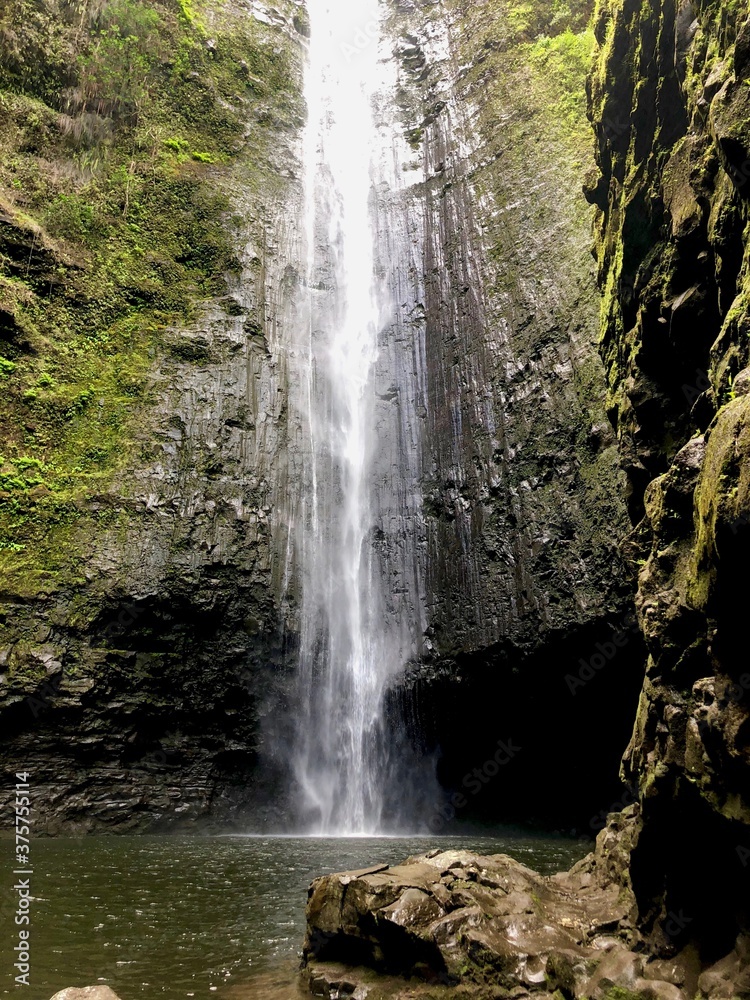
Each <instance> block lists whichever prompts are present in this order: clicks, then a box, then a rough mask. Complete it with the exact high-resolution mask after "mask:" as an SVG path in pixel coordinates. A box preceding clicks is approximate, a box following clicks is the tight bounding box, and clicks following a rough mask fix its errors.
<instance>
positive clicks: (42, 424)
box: [0, 0, 301, 594]
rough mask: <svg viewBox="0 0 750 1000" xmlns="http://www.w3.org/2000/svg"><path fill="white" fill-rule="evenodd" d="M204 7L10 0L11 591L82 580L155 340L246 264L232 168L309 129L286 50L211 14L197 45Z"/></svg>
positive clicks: (132, 0)
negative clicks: (293, 129) (230, 194)
mask: <svg viewBox="0 0 750 1000" xmlns="http://www.w3.org/2000/svg"><path fill="white" fill-rule="evenodd" d="M202 10H203V8H201V11H202ZM201 11H198V10H196V9H194V8H193V6H192V5H190V4H188V3H184V2H183V3H179V4H178V3H176V2H175V0H157V2H155V3H144V2H140V0H108V2H106V3H104V4H103V5H102V4H93V3H91V4H86V3H85V4H84V5H83V6H82V7H81V6H80V5H79V7H78V8H76V9H75V10H74V9H73V8H71V7H69V6H67V5H64V4H60V5H58V4H56V3H52V4H51V5H48V4H44V3H42V0H11V2H9V3H8V4H6V5H5V7H4V8H3V11H2V13H0V116H2V118H3V121H4V128H3V132H2V135H0V207H2V208H3V211H4V214H5V216H6V218H8V219H10V220H11V221H12V225H10V226H8V225H6V226H5V227H4V229H3V231H2V236H0V321H2V323H3V324H5V327H6V341H7V344H8V346H7V347H6V348H5V349H4V353H5V355H6V356H5V357H3V358H2V359H0V380H2V381H3V385H4V391H3V394H2V398H1V399H0V436H1V437H2V441H3V451H4V455H5V459H4V462H3V464H2V466H0V477H1V478H0V571H2V572H3V574H4V582H5V585H6V587H7V588H8V589H15V590H16V591H18V592H22V593H24V594H31V593H34V592H35V591H36V590H38V589H39V588H48V587H54V586H58V585H64V584H65V583H66V582H67V583H70V582H71V581H73V580H77V579H78V577H79V575H80V574H79V571H78V568H77V566H78V563H79V561H80V553H81V551H85V549H86V548H87V546H88V547H89V548H90V545H88V543H87V539H86V536H87V534H88V535H89V537H90V535H91V533H92V532H95V531H96V530H98V528H97V526H98V525H100V524H101V522H102V521H103V520H106V519H107V518H110V519H112V518H114V519H115V520H116V519H117V518H118V517H120V516H121V515H120V514H115V513H114V511H113V508H116V507H117V506H118V498H117V496H115V495H112V494H111V493H110V486H111V484H112V483H113V482H114V480H115V478H116V476H117V475H118V473H119V471H120V470H121V469H123V468H125V467H126V466H127V465H128V464H134V462H135V461H136V458H137V456H135V455H134V454H133V449H134V448H135V445H134V443H133V442H134V437H135V429H136V427H137V426H139V424H141V423H142V422H143V420H144V414H145V413H146V412H147V410H148V408H149V406H150V399H149V393H148V385H149V378H150V372H151V370H152V369H153V366H154V364H155V362H156V361H157V360H158V358H159V357H160V356H161V355H162V354H164V352H165V351H166V350H167V347H166V344H165V332H166V331H167V330H169V329H174V328H175V327H178V328H179V327H180V326H182V325H185V324H186V323H189V322H190V321H191V320H192V319H193V318H195V317H196V316H197V315H198V313H199V311H200V309H201V308H202V305H203V303H204V302H205V301H206V300H208V299H210V298H212V297H214V296H216V295H219V294H223V292H224V289H225V287H226V275H227V274H228V273H231V272H233V271H236V270H237V268H238V266H239V265H238V262H237V260H236V257H235V250H234V244H235V225H236V220H235V219H234V217H233V215H232V214H231V205H230V202H229V199H228V198H227V196H226V195H225V194H224V193H223V192H222V188H223V186H224V181H225V179H226V176H227V175H228V172H229V171H231V170H232V169H233V166H234V164H236V163H238V162H239V161H240V160H242V161H243V172H244V177H245V179H246V180H247V182H248V183H249V184H252V183H253V182H254V181H253V178H254V177H256V176H260V175H261V174H262V173H263V171H265V170H266V167H265V161H266V159H267V156H268V153H267V150H268V149H271V148H272V144H273V142H274V136H277V135H278V131H279V129H284V128H287V127H289V126H291V125H294V124H298V123H299V121H300V120H301V107H300V94H299V86H298V79H299V71H298V64H297V61H296V60H297V55H296V54H295V53H294V51H293V48H292V45H291V43H290V42H289V41H288V39H286V38H282V37H280V35H279V34H278V33H277V32H276V31H275V30H274V29H272V28H269V27H268V26H265V25H262V24H260V23H258V22H256V21H254V20H253V19H236V20H232V19H231V17H230V16H229V15H228V14H227V15H224V14H223V13H221V9H220V8H218V9H214V10H213V12H212V18H213V21H212V34H213V40H212V42H211V44H209V43H207V42H206V39H205V33H204V32H203V30H202V28H201V23H202V13H201ZM20 23H22V24H24V26H25V30H24V32H23V33H15V32H14V30H13V25H17V24H20ZM248 122H252V123H254V124H252V125H251V126H250V127H249V128H248ZM250 150H251V151H252V153H250V152H249V151H250ZM191 151H193V152H191ZM253 171H255V174H254V173H253ZM264 176H265V175H264ZM94 499H95V500H96V512H95V513H94V512H93V511H92V502H93V500H94Z"/></svg>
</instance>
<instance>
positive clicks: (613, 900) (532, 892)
mask: <svg viewBox="0 0 750 1000" xmlns="http://www.w3.org/2000/svg"><path fill="white" fill-rule="evenodd" d="M634 819H635V816H634V812H633V810H629V811H628V815H623V816H618V817H613V818H612V819H611V821H610V824H609V826H608V827H607V828H606V829H605V830H604V831H602V833H601V834H600V835H599V838H598V841H597V848H596V852H595V853H594V854H591V855H589V856H588V857H587V858H585V859H584V860H583V861H581V862H580V863H579V864H577V865H576V866H575V867H574V868H573V869H572V870H571V871H570V872H566V873H563V874H559V875H553V876H551V877H545V876H542V875H539V874H537V873H536V872H534V871H532V870H531V869H529V868H526V867H525V866H524V865H522V864H520V863H519V862H517V861H514V860H513V859H512V858H510V857H507V856H505V855H502V854H500V855H493V856H489V857H484V856H481V855H476V854H471V853H469V852H466V851H432V852H430V853H429V854H425V855H422V856H420V857H414V858H410V859H408V860H407V861H406V862H405V863H404V864H403V865H397V866H395V867H388V866H380V867H373V868H369V869H364V870H362V871H357V872H345V873H342V874H337V875H328V876H325V877H323V878H319V879H316V881H315V882H313V884H312V886H311V887H310V893H309V900H308V907H307V935H306V939H305V949H304V962H305V978H306V981H307V984H308V986H309V989H310V992H311V993H312V994H313V995H315V996H320V997H326V998H329V1000H338V998H341V997H354V998H356V1000H366V998H369V1000H379V998H380V995H381V993H383V990H382V985H383V983H382V981H379V980H378V977H377V976H373V972H375V973H378V974H380V975H383V976H388V977H394V976H396V977H401V979H400V985H398V986H397V987H394V985H393V980H392V978H391V982H390V985H389V988H388V990H387V992H385V993H383V995H385V996H388V997H389V998H392V1000H401V998H403V1000H406V998H407V997H414V998H417V997H421V996H425V997H427V996H430V997H433V996H434V997H436V998H437V997H442V996H443V993H444V992H445V996H446V997H452V996H455V997H458V996H462V997H463V996H466V997H470V998H474V1000H480V998H481V1000H484V998H490V1000H496V998H497V1000H500V998H506V997H509V998H513V1000H516V998H521V997H527V996H531V997H533V998H534V1000H545V998H548V1000H572V998H576V1000H578V998H586V1000H614V998H618V1000H625V998H627V1000H681V998H684V997H687V996H689V997H696V996H701V997H705V998H710V1000H719V998H727V997H733V998H745V997H750V976H749V975H748V972H749V971H750V967H749V966H748V963H747V954H746V944H747V942H744V941H738V943H737V949H736V951H735V952H733V953H732V954H731V955H729V956H726V957H725V958H724V959H723V960H722V961H721V962H719V963H716V964H715V965H713V966H712V967H710V968H705V967H703V968H701V967H700V963H697V962H696V958H697V956H696V954H695V951H694V950H692V951H691V949H689V948H687V949H685V950H684V952H683V953H678V954H670V953H669V947H668V946H667V948H666V949H665V950H664V951H663V953H662V954H656V953H655V952H653V951H652V950H649V947H648V943H647V942H646V941H645V940H644V938H643V937H642V935H641V933H640V931H639V929H638V927H637V923H636V918H637V907H636V900H635V896H634V894H633V891H632V888H631V886H630V882H629V874H628V868H627V862H628V858H629V848H630V843H631V839H632V836H633V833H634V826H635V824H634V822H633V821H634ZM746 978H747V979H748V982H745V979H746ZM407 981H408V982H407Z"/></svg>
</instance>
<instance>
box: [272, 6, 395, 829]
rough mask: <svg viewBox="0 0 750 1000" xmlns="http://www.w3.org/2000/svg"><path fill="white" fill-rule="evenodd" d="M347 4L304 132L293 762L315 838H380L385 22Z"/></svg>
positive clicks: (333, 22)
mask: <svg viewBox="0 0 750 1000" xmlns="http://www.w3.org/2000/svg"><path fill="white" fill-rule="evenodd" d="M370 6H371V5H370V4H368V5H367V7H366V6H365V5H364V4H362V5H360V4H357V3H354V2H352V0H309V3H308V9H309V12H310V21H311V41H310V61H309V68H308V74H307V83H306V96H307V104H308V114H309V118H308V124H307V129H306V137H305V150H304V157H305V168H306V178H305V180H306V185H305V188H306V201H307V225H306V230H307V254H308V275H307V288H306V308H305V309H304V310H303V313H304V314H305V315H306V318H307V320H308V321H309V337H308V343H307V345H306V349H305V350H304V354H305V356H306V357H307V358H308V359H309V364H308V365H307V367H306V375H305V379H304V381H305V382H306V386H305V396H306V398H305V400H304V401H303V404H302V408H303V410H306V411H307V412H306V413H303V415H302V420H301V423H302V424H303V425H304V426H306V428H307V432H308V437H309V439H308V441H307V442H306V446H305V449H304V450H305V453H306V465H307V468H306V472H305V482H304V484H303V487H302V516H301V522H302V523H301V525H300V526H299V531H300V534H301V539H300V540H299V550H298V559H299V571H300V578H301V585H302V608H301V639H300V642H301V648H300V670H299V685H300V690H299V692H298V698H299V712H300V718H299V719H298V720H296V726H295V729H296V732H297V746H296V747H295V748H294V749H293V752H292V756H293V765H294V770H295V774H296V780H297V783H298V788H299V791H300V797H301V799H302V801H301V803H300V810H299V811H300V814H301V822H302V824H303V826H304V828H305V829H306V830H307V832H311V833H319V834H337V835H359V834H373V833H379V832H382V831H383V784H384V781H385V779H386V771H387V768H388V754H389V750H388V746H387V743H388V740H387V739H386V738H384V735H385V734H384V728H383V711H384V705H383V701H384V695H385V692H386V688H387V684H388V679H389V677H390V676H391V675H392V674H393V673H394V671H395V670H397V669H399V668H400V667H402V666H403V659H404V656H403V653H402V650H401V649H400V647H399V642H398V639H397V638H395V637H394V636H393V635H392V634H389V629H388V627H387V625H386V618H387V615H386V603H387V601H386V595H384V593H383V584H382V573H381V567H380V565H379V561H378V558H377V554H376V547H375V542H376V537H377V535H378V530H377V528H376V526H375V512H374V511H373V503H372V496H373V461H372V460H373V454H374V449H375V448H376V447H377V441H376V440H375V433H376V432H375V408H374V402H375V395H374V388H373V366H374V365H375V362H376V359H377V356H378V335H379V330H380V326H381V309H380V305H379V302H381V301H382V298H383V296H382V290H380V289H379V288H378V287H377V283H376V279H375V251H374V240H375V236H374V225H373V204H372V201H373V198H374V186H375V183H376V180H377V178H376V176H375V174H374V166H373V159H374V158H373V148H374V139H375V134H376V129H375V124H374V120H373V108H372V100H373V95H374V92H375V88H376V86H377V79H378V47H377V44H376V42H375V41H374V40H370V38H371V34H372V33H373V27H374V26H375V22H374V19H373V16H372V15H369V16H368V11H369V7H370Z"/></svg>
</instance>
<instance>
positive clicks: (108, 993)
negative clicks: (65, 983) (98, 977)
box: [52, 986, 120, 1000]
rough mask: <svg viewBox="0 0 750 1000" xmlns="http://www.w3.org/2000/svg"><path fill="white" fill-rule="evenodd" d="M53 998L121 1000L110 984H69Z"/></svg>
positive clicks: (64, 999) (56, 999)
mask: <svg viewBox="0 0 750 1000" xmlns="http://www.w3.org/2000/svg"><path fill="white" fill-rule="evenodd" d="M52 1000H120V998H119V997H118V995H117V994H116V993H115V992H114V991H113V990H111V989H110V988H109V986H69V987H68V988H67V989H65V990H60V992H59V993H55V995H54V996H53V997H52Z"/></svg>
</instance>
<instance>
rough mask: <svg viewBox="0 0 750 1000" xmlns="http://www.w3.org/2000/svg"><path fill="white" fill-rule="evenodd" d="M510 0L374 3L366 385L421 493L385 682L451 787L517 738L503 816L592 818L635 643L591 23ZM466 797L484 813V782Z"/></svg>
mask: <svg viewBox="0 0 750 1000" xmlns="http://www.w3.org/2000/svg"><path fill="white" fill-rule="evenodd" d="M528 6H529V9H530V10H531V8H532V7H533V9H534V14H533V16H534V17H535V18H537V19H539V26H538V29H535V28H534V26H533V25H532V26H528V27H524V28H520V27H519V26H518V23H517V18H516V15H515V14H514V13H513V12H512V11H511V10H510V8H509V5H505V4H485V5H473V6H470V7H469V8H467V7H466V5H463V4H456V3H451V2H444V3H441V4H438V5H434V4H427V3H424V4H398V5H396V4H394V5H393V6H392V8H389V9H390V13H389V15H388V17H387V19H386V32H387V33H388V34H389V44H390V48H391V51H392V58H393V60H394V61H395V76H396V80H395V86H394V89H393V92H392V93H385V94H384V96H383V100H382V103H381V105H380V106H379V108H378V113H379V115H380V118H381V119H382V127H383V128H386V127H388V124H389V123H392V122H393V120H394V119H395V120H396V121H397V122H400V126H401V131H400V135H397V136H396V137H394V152H393V159H394V161H395V163H396V165H397V170H396V176H395V177H394V180H393V182H392V184H391V185H390V186H388V187H385V186H384V187H382V188H381V189H380V190H379V192H378V200H377V211H378V233H379V239H380V242H381V246H382V254H381V260H382V266H383V268H384V269H385V270H386V274H387V275H388V280H389V284H390V287H391V289H392V300H393V303H394V309H393V315H392V322H391V326H390V328H389V329H388V330H387V331H386V332H387V336H386V338H385V346H384V358H386V359H387V365H386V364H385V362H384V365H383V367H384V369H385V368H387V371H384V372H383V374H382V380H383V381H382V390H381V396H382V398H384V399H387V400H390V405H391V406H392V407H401V408H402V411H403V413H404V414H405V418H404V420H403V422H402V425H403V431H402V436H403V440H404V441H407V442H415V444H414V445H412V446H411V447H412V448H413V450H414V453H415V454H416V457H417V460H418V464H417V465H416V466H415V467H413V468H410V469H407V470H403V469H402V470H401V477H402V482H408V483H413V484H414V487H413V488H414V489H415V490H417V491H418V493H419V495H420V498H421V507H416V508H415V512H414V514H413V517H412V518H411V519H410V521H409V523H408V524H407V525H405V528H406V530H416V531H417V532H418V533H419V546H418V549H417V552H418V555H419V565H418V567H417V571H418V574H419V578H420V579H421V581H423V591H424V594H425V609H424V614H425V616H426V630H425V635H424V640H423V645H422V648H421V651H420V655H419V656H418V657H417V662H416V663H415V665H414V669H413V670H412V671H411V672H410V676H409V684H408V685H407V687H408V692H407V693H404V692H403V691H402V692H401V693H400V695H398V694H397V695H395V696H394V697H395V699H398V697H403V698H405V699H406V701H407V702H408V703H409V704H410V705H411V706H416V707H415V708H414V710H415V711H416V713H417V715H418V717H419V719H420V720H421V724H422V725H423V726H426V728H427V730H428V733H429V736H430V737H431V738H432V740H433V741H434V743H435V744H439V746H440V749H441V751H442V765H441V768H442V772H441V776H442V778H443V780H444V782H445V784H447V785H449V786H451V787H455V786H457V785H460V784H461V783H462V780H463V777H464V775H465V774H467V773H468V772H470V771H471V770H472V769H473V768H474V767H476V766H477V765H481V764H482V762H483V761H484V760H485V759H488V758H491V756H492V754H493V753H494V751H495V748H496V744H497V740H498V739H508V738H509V737H512V738H513V739H514V740H515V742H516V744H520V745H521V746H522V747H523V748H524V753H523V754H519V755H518V757H517V758H516V759H515V760H514V762H513V766H512V768H508V769H507V771H506V772H504V774H503V780H502V786H503V792H504V795H503V809H502V813H503V815H504V816H505V817H506V818H510V816H521V815H524V816H525V817H526V818H529V817H531V816H534V817H536V818H543V819H545V820H551V819H552V817H553V816H554V821H555V822H558V823H561V822H567V823H569V824H571V825H573V824H576V825H578V823H579V822H580V823H582V825H584V826H586V828H587V832H590V831H588V825H587V824H588V823H589V817H590V816H591V815H592V813H593V812H598V811H599V809H601V808H602V807H605V808H606V807H608V806H610V804H612V803H614V802H616V801H617V800H618V797H619V790H618V784H617V780H616V778H615V777H614V775H615V772H616V769H617V765H618V761H619V759H620V755H621V753H622V749H623V748H624V746H625V744H626V742H627V738H628V725H629V724H628V721H627V719H628V716H629V715H630V714H631V712H633V711H635V706H636V701H637V690H638V688H639V686H640V683H641V677H642V673H641V671H642V647H641V644H640V641H639V640H638V639H637V638H635V635H634V632H633V630H632V628H630V624H629V621H630V615H631V613H632V612H631V584H630V582H629V580H628V577H627V574H626V572H625V571H624V568H623V565H622V560H621V557H620V553H619V549H618V543H619V542H620V541H621V540H622V539H623V538H624V537H625V534H626V531H627V527H628V525H627V516H626V510H625V505H624V503H623V500H622V495H623V492H624V481H623V479H622V477H621V474H620V472H619V471H618V455H617V447H616V442H615V438H614V434H613V432H612V430H611V427H610V426H609V424H608V421H607V418H606V412H605V409H604V405H603V401H604V398H605V393H606V389H605V379H604V372H603V368H602V363H601V359H600V358H599V355H598V351H597V334H598V313H599V298H598V295H597V292H596V288H595V275H594V271H593V268H592V262H591V256H590V224H591V210H590V208H588V207H587V205H586V203H585V199H584V198H583V196H582V195H581V193H580V177H581V163H582V162H588V159H589V158H590V129H589V127H588V124H587V122H586V120H585V106H584V102H583V97H582V92H583V86H584V79H585V68H586V67H587V65H588V58H589V53H590V49H591V45H592V43H593V38H592V36H591V35H590V34H589V33H587V32H586V30H585V24H586V17H587V12H583V13H581V12H578V14H576V15H575V16H574V15H572V14H571V15H570V17H569V18H568V20H567V21H566V20H565V18H563V20H562V21H557V22H555V25H550V24H548V23H547V22H548V20H549V18H548V16H547V15H548V13H549V12H548V11H546V13H545V10H543V9H542V5H538V7H537V6H536V5H528ZM529 16H531V15H529ZM534 23H535V24H536V22H534ZM566 29H567V30H566ZM535 30H538V33H539V34H540V35H543V34H544V32H545V31H550V32H551V33H552V36H551V37H549V36H545V38H546V40H540V41H537V42H533V41H531V39H532V38H534V37H535V34H534V32H535ZM558 33H559V34H558ZM571 39H572V41H571ZM561 67H564V74H569V76H565V77H564V78H563V76H559V75H557V74H558V73H561V72H563V71H562V69H561ZM571 77H572V78H573V81H575V80H577V81H578V87H579V89H580V91H581V95H580V96H579V98H578V103H577V104H572V105H570V104H565V102H566V101H568V102H569V101H570V100H571V98H570V93H569V91H570V89H571V88H573V87H574V86H575V82H571ZM566 94H567V97H566ZM563 105H564V107H563ZM391 127H392V125H391ZM394 371H395V372H396V373H397V377H396V378H394V377H393V373H394ZM398 373H403V376H400V375H398ZM386 378H390V381H386ZM387 455H388V456H390V452H388V453H387ZM389 475H390V468H388V469H384V471H383V476H384V478H385V477H386V476H389ZM389 481H390V480H389ZM406 492H407V493H408V492H409V490H408V489H407V490H406ZM394 585H395V586H398V585H399V584H398V582H395V583H394ZM623 629H624V630H625V631H627V632H628V634H629V636H630V639H629V640H628V641H627V642H626V643H625V645H624V647H623V648H622V649H621V650H619V652H618V653H617V655H616V657H613V658H611V659H606V660H605V659H603V658H602V653H601V651H600V650H601V648H605V649H609V648H610V647H612V639H613V635H615V634H619V633H621V632H622V630H623ZM612 648H614V647H612ZM592 659H593V660H594V661H595V662H596V663H597V665H601V666H606V669H602V670H600V671H597V670H595V669H592V668H591V661H592ZM582 670H583V671H584V672H585V675H586V678H587V680H586V682H585V683H583V684H582V685H581V687H580V689H578V688H576V686H575V681H576V678H578V675H579V673H580V672H581V671H582ZM594 676H595V677H596V680H595V681H592V677H594ZM566 678H567V680H566ZM571 681H572V684H573V691H572V692H571ZM590 681H591V683H589V682H590ZM609 701H613V702H620V701H624V702H625V703H626V704H628V705H629V706H630V707H629V708H628V709H627V710H626V711H625V712H624V713H623V714H622V717H619V716H618V717H617V718H616V719H614V720H613V719H612V717H611V714H608V713H603V712H601V711H598V707H599V706H601V705H602V704H603V703H604V702H609ZM561 703H562V704H563V705H564V709H565V710H564V711H561V710H560V705H561ZM527 707H528V711H527ZM563 746H564V747H565V750H564V752H563V753H558V752H557V750H556V751H555V752H553V753H551V752H550V747H556V748H561V747H563ZM594 747H596V752H594ZM558 762H559V766H560V771H559V772H557V767H558ZM554 789H559V790H560V791H559V794H558V793H556V792H555V791H554ZM472 807H473V808H474V807H476V810H477V811H479V812H481V811H483V810H484V811H485V812H486V814H487V816H488V817H492V818H498V816H499V815H500V812H499V805H498V799H497V798H496V797H495V796H493V795H492V794H489V793H488V795H487V796H479V797H477V798H476V799H473V800H472Z"/></svg>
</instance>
